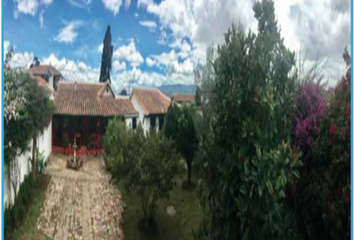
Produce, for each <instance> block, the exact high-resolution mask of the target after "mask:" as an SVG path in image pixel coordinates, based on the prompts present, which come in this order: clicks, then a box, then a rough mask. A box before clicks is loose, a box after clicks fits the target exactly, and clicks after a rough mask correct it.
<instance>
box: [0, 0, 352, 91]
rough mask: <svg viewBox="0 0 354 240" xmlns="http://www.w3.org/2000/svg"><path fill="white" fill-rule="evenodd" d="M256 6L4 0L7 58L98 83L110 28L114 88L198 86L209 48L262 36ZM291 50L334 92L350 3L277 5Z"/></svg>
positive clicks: (177, 0) (233, 1)
mask: <svg viewBox="0 0 354 240" xmlns="http://www.w3.org/2000/svg"><path fill="white" fill-rule="evenodd" d="M254 2H255V0H162V1H161V0H159V1H155V0H5V1H3V7H4V11H3V14H4V16H3V21H4V22H3V24H4V53H5V54H6V52H7V51H8V49H9V47H10V46H12V47H13V49H14V52H15V55H14V56H13V59H12V61H11V66H13V67H24V68H27V67H28V66H29V65H30V63H31V62H32V60H33V57H34V56H37V57H38V58H39V60H40V62H41V64H51V65H53V66H55V67H56V68H57V69H58V70H59V71H61V72H62V74H63V75H64V77H65V79H66V80H69V81H74V80H76V81H89V82H98V79H99V72H100V63H101V56H102V46H103V45H102V41H103V38H104V34H105V32H106V29H107V25H108V24H109V25H110V26H111V32H112V44H113V59H112V73H111V78H112V86H113V88H114V89H115V90H116V91H119V90H120V89H123V88H127V86H129V85H149V86H159V85H162V84H177V83H181V84H193V83H194V74H193V69H194V68H195V67H196V66H197V65H200V64H203V63H204V62H205V52H206V49H207V48H208V47H209V46H211V45H214V46H217V45H218V44H222V43H223V41H224V40H223V34H224V33H225V32H226V31H227V29H228V28H229V27H230V26H231V25H232V23H236V24H239V23H241V24H242V26H243V27H244V28H245V29H247V30H251V31H254V32H256V31H257V22H256V20H255V18H254V13H253V10H252V7H253V4H254ZM274 4H275V13H276V17H277V20H278V27H279V28H280V29H281V36H282V38H283V39H284V43H285V45H286V46H287V47H288V48H290V49H291V50H292V51H294V52H295V53H296V54H297V56H299V54H298V53H299V51H300V49H301V52H302V54H301V56H302V58H306V66H310V65H311V64H313V62H315V61H316V60H318V59H320V60H322V61H323V62H324V64H326V65H325V68H324V69H325V71H324V74H325V80H327V81H328V85H329V86H334V85H335V84H336V82H337V81H338V79H339V78H340V77H341V76H342V75H343V74H344V72H345V68H346V67H345V64H344V61H343V60H342V55H343V52H344V48H345V47H346V46H347V47H348V50H350V0H286V1H284V0H275V1H274Z"/></svg>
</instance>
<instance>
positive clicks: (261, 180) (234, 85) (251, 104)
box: [195, 0, 301, 240]
mask: <svg viewBox="0 0 354 240" xmlns="http://www.w3.org/2000/svg"><path fill="white" fill-rule="evenodd" d="M253 9H254V13H255V17H256V19H257V20H258V31H257V33H256V34H255V33H252V32H249V33H248V34H246V33H245V32H244V31H243V30H242V28H236V27H232V28H231V29H230V30H229V31H228V32H227V33H226V34H225V43H224V44H223V45H221V46H219V47H218V51H217V57H216V59H215V60H214V61H213V68H214V71H213V72H214V74H213V79H214V84H211V86H213V88H212V90H211V92H210V95H209V96H210V98H208V99H206V100H205V101H206V102H207V105H206V108H205V107H203V117H204V118H205V119H206V120H207V121H208V123H207V124H206V126H207V128H205V129H207V134H205V136H203V138H202V143H201V145H200V146H201V153H199V156H200V159H199V162H200V165H201V166H202V168H201V171H200V175H201V178H202V179H201V181H200V182H201V184H200V188H201V191H200V199H201V204H202V206H203V209H204V216H205V219H206V220H205V221H204V223H206V224H202V227H201V229H202V230H201V231H197V232H196V235H195V236H196V238H198V239H220V240H228V239H286V236H289V235H291V234H289V232H288V230H289V229H288V228H287V225H288V224H286V222H285V221H284V216H285V215H286V214H288V209H287V206H286V191H285V190H286V187H287V185H288V184H292V183H293V182H295V181H296V180H297V179H298V178H299V172H298V167H299V166H300V165H301V161H300V160H299V152H298V151H293V149H292V146H291V143H290V140H291V132H290V129H291V118H290V116H291V113H292V108H289V106H292V105H293V99H294V98H293V97H294V90H295V79H296V76H295V75H294V74H292V72H293V71H292V69H293V68H294V65H295V60H294V54H293V53H291V52H290V50H288V49H287V48H286V47H285V46H284V45H283V41H282V40H281V38H280V32H279V30H278V29H277V24H276V20H275V14H274V4H273V2H272V1H267V0H263V1H261V2H256V3H255V5H254V8H253ZM206 79H208V78H207V77H206ZM208 108H209V109H208ZM203 225H204V226H205V227H204V230H203ZM295 230H296V229H295ZM294 235H295V234H294Z"/></svg>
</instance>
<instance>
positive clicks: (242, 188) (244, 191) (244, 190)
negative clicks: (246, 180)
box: [240, 185, 246, 195]
mask: <svg viewBox="0 0 354 240" xmlns="http://www.w3.org/2000/svg"><path fill="white" fill-rule="evenodd" d="M240 192H241V193H242V195H246V187H245V185H242V186H241V187H240Z"/></svg>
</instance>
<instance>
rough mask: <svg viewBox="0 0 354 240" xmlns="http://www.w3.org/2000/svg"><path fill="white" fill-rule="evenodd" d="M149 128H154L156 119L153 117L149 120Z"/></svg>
mask: <svg viewBox="0 0 354 240" xmlns="http://www.w3.org/2000/svg"><path fill="white" fill-rule="evenodd" d="M150 126H151V127H153V128H154V127H155V126H156V117H155V116H151V118H150Z"/></svg>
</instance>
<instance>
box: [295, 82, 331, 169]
mask: <svg viewBox="0 0 354 240" xmlns="http://www.w3.org/2000/svg"><path fill="white" fill-rule="evenodd" d="M326 104H327V102H326V96H325V94H324V90H323V89H322V88H321V86H320V85H319V84H315V83H313V82H309V83H304V84H301V85H300V87H299V89H298V91H297V93H296V96H295V100H294V119H293V123H292V145H293V148H294V149H295V148H298V147H299V148H300V150H301V152H302V153H303V159H304V160H305V161H304V163H306V164H311V163H312V152H311V146H312V143H313V142H314V141H315V140H316V139H317V136H318V134H319V128H320V122H321V120H322V117H323V116H324V113H325V108H326Z"/></svg>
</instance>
